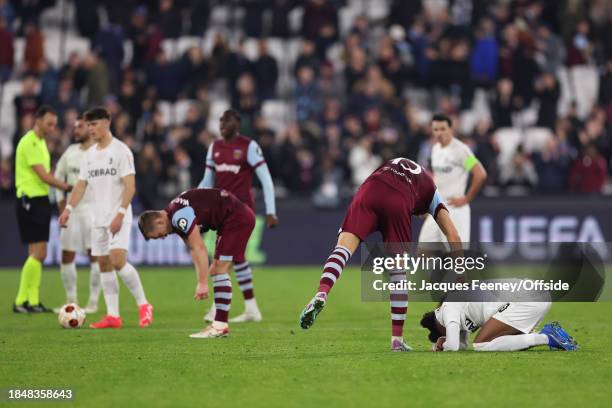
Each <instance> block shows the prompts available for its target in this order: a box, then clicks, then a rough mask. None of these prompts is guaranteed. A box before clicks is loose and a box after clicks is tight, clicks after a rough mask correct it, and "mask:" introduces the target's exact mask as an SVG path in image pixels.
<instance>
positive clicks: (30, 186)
mask: <svg viewBox="0 0 612 408" xmlns="http://www.w3.org/2000/svg"><path fill="white" fill-rule="evenodd" d="M56 126H57V114H56V113H55V111H54V110H53V108H52V107H50V106H46V105H43V106H41V107H40V108H39V109H38V110H37V111H36V116H35V122H34V128H33V129H32V130H30V131H29V132H28V133H26V134H25V135H23V137H22V138H21V139H20V140H19V143H18V144H17V149H16V150H15V187H16V190H17V222H18V224H19V233H20V235H21V241H22V242H23V243H24V244H28V255H29V256H28V259H26V261H25V263H24V264H23V268H22V269H21V279H20V281H19V292H18V293H17V298H16V299H15V303H14V304H13V312H15V313H41V312H51V309H47V308H46V307H44V306H43V304H42V303H40V299H39V297H38V296H39V293H38V292H39V289H40V279H41V276H42V263H43V261H44V260H45V258H46V256H47V241H49V223H50V221H51V204H50V203H49V186H53V187H56V188H59V189H60V190H63V191H69V190H70V189H71V187H70V186H69V185H68V184H66V183H64V182H63V181H61V180H58V179H57V178H55V177H53V175H52V174H51V172H50V171H51V156H49V150H48V149H47V142H46V140H45V139H46V138H47V137H48V136H50V135H51V134H52V133H53V132H54V131H55V128H56Z"/></svg>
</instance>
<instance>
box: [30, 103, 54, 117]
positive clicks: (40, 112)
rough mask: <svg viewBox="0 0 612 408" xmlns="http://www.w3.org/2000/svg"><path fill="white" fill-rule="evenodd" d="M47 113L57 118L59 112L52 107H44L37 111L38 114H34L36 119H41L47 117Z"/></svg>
mask: <svg viewBox="0 0 612 408" xmlns="http://www.w3.org/2000/svg"><path fill="white" fill-rule="evenodd" d="M47 113H50V114H52V115H55V116H57V112H56V111H55V109H53V107H52V106H49V105H42V106H41V107H40V108H38V109H36V113H35V114H34V117H35V118H36V119H40V118H42V117H43V116H45V115H46V114H47Z"/></svg>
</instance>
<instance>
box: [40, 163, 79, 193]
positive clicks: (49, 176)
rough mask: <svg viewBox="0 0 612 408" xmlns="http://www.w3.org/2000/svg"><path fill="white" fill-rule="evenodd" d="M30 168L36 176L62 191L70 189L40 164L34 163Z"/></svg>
mask: <svg viewBox="0 0 612 408" xmlns="http://www.w3.org/2000/svg"><path fill="white" fill-rule="evenodd" d="M32 170H34V172H35V173H36V175H37V176H38V177H40V179H41V180H42V181H44V182H45V183H47V184H48V185H50V186H51V187H55V188H59V189H60V190H62V191H70V189H71V186H70V185H69V184H68V183H65V182H63V181H62V180H59V179H57V178H56V177H55V176H53V174H51V173H49V172H47V171H46V170H45V168H44V167H43V165H42V164H35V165H33V166H32Z"/></svg>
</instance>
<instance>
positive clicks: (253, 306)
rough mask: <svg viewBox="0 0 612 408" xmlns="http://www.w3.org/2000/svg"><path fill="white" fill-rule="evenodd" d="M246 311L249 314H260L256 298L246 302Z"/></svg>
mask: <svg viewBox="0 0 612 408" xmlns="http://www.w3.org/2000/svg"><path fill="white" fill-rule="evenodd" d="M244 310H245V312H247V313H257V312H259V307H257V301H256V300H255V298H252V299H245V300H244Z"/></svg>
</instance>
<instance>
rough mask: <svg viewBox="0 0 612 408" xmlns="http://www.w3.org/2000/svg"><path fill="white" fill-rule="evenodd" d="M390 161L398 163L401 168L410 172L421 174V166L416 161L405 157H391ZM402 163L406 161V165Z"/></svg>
mask: <svg viewBox="0 0 612 408" xmlns="http://www.w3.org/2000/svg"><path fill="white" fill-rule="evenodd" d="M391 163H393V164H399V165H400V166H401V167H402V169H404V170H406V171H409V172H411V173H412V174H421V172H422V171H423V168H422V167H421V166H420V165H419V164H418V163H415V162H413V161H412V160H410V159H406V158H405V157H398V158H397V159H393V160H391ZM404 163H407V165H405V164H404Z"/></svg>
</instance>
